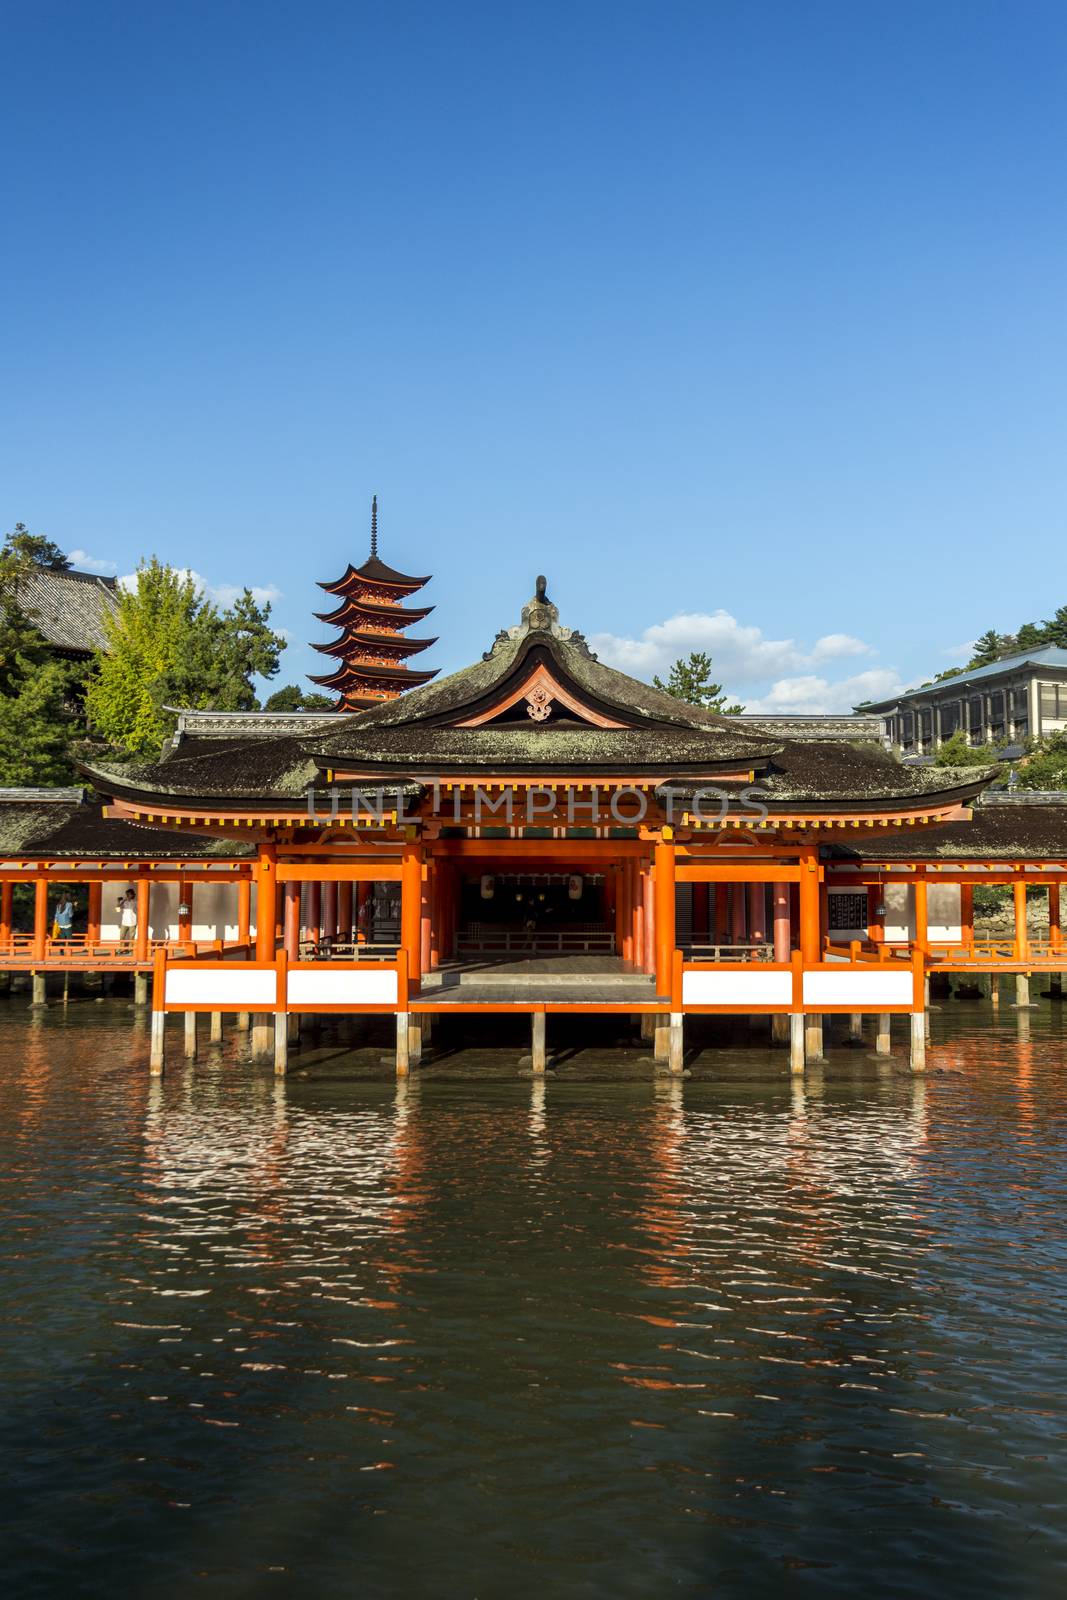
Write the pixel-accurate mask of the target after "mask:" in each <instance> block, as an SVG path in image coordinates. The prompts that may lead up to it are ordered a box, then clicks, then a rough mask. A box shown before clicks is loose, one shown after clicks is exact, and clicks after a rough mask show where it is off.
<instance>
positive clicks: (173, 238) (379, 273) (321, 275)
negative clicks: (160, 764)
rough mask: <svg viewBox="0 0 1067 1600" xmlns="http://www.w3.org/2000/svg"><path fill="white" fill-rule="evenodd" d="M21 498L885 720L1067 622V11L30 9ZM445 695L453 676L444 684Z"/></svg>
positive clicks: (96, 539) (417, 6)
mask: <svg viewBox="0 0 1067 1600" xmlns="http://www.w3.org/2000/svg"><path fill="white" fill-rule="evenodd" d="M2 38H3V56H4V63H5V71H4V79H5V83H4V108H5V122H6V137H5V153H4V157H3V180H2V201H0V216H2V219H3V228H4V234H5V236H6V237H5V244H4V249H3V251H2V253H0V318H2V356H3V372H4V382H3V386H2V397H0V408H2V411H0V485H2V493H3V504H4V511H3V515H4V519H5V526H6V527H10V526H11V525H12V524H13V523H14V522H15V521H16V520H21V521H23V522H26V523H27V524H29V526H30V527H31V528H33V529H34V530H35V531H39V532H42V533H46V534H48V535H50V536H51V537H53V538H54V539H56V540H57V541H59V542H60V543H61V544H63V545H64V547H65V548H67V549H69V550H78V551H81V552H84V553H85V554H86V555H87V556H88V557H90V558H92V559H93V560H95V561H98V562H100V563H110V564H111V566H109V567H108V570H112V568H113V569H114V570H116V571H118V572H119V573H120V574H122V573H125V572H128V571H129V570H130V569H131V568H132V567H133V566H134V565H135V564H136V561H137V558H138V557H139V556H140V555H142V554H148V553H151V552H155V553H157V554H158V555H159V556H160V557H162V558H163V559H166V560H168V561H171V562H172V563H173V564H175V565H186V566H189V567H192V568H194V569H195V570H196V571H197V572H198V573H200V574H202V575H203V577H204V579H205V581H206V583H207V584H208V585H209V586H212V587H214V588H217V589H218V590H220V591H221V592H223V593H225V591H226V586H233V585H238V586H239V585H241V584H244V583H248V584H250V585H253V586H255V587H257V588H259V589H263V590H265V591H268V592H270V593H272V594H275V595H276V596H277V598H276V600H275V616H276V620H277V621H278V623H279V624H281V625H282V626H283V627H284V628H285V629H286V630H287V632H288V633H289V635H290V636H291V638H292V644H291V646H290V649H289V651H288V652H287V657H286V661H285V664H284V666H283V670H282V674H281V676H280V678H279V680H278V681H279V682H283V681H288V680H293V679H296V680H298V681H302V677H301V675H302V674H303V673H304V672H306V671H309V670H311V671H314V670H317V664H318V663H320V662H321V660H322V658H321V657H318V656H317V655H316V654H315V652H314V651H312V650H310V649H309V648H307V643H306V642H307V641H312V640H321V639H324V638H325V637H327V636H328V633H327V632H326V631H325V630H323V629H322V628H321V626H320V625H319V624H318V623H315V622H314V621H313V620H312V617H311V613H312V611H313V610H314V609H316V608H318V607H320V606H321V604H322V601H321V597H320V592H319V591H318V590H317V589H316V587H315V581H316V579H329V578H333V577H334V576H336V575H337V574H338V573H339V572H340V571H341V570H342V569H343V568H344V566H345V564H346V562H347V561H348V559H349V558H350V557H351V558H354V559H356V560H359V559H360V558H361V557H362V556H363V555H364V554H365V551H366V540H367V526H368V508H369V502H370V497H371V494H372V493H373V492H377V493H378V495H379V497H380V502H381V533H382V549H383V554H384V555H385V556H386V558H387V559H389V560H391V561H393V562H394V563H395V564H397V565H399V566H402V567H404V568H406V569H407V570H410V571H416V572H427V571H429V572H434V573H435V574H436V576H435V579H434V583H433V585H432V588H431V589H430V590H429V591H427V599H432V600H433V601H434V602H435V603H436V605H437V610H436V612H435V613H434V615H433V617H432V618H431V619H430V621H432V622H433V623H434V629H433V631H434V632H435V633H439V634H440V636H441V641H440V644H439V645H438V646H437V647H436V648H435V650H434V651H433V653H432V655H430V656H427V657H424V658H423V660H424V661H425V662H426V663H427V664H428V665H436V666H439V667H441V668H442V669H445V670H448V669H451V668H452V667H455V666H458V665H461V664H463V663H465V662H466V661H468V660H471V659H475V658H476V657H477V656H478V655H479V654H480V653H481V651H482V650H484V649H485V648H487V646H488V645H489V643H490V641H491V640H492V637H493V635H494V633H495V632H496V630H497V629H498V628H499V627H501V626H504V625H507V624H509V623H511V622H512V621H514V620H516V619H517V615H518V610H519V607H520V605H521V603H522V601H523V600H524V599H525V598H527V596H528V594H529V593H530V592H531V591H532V588H533V580H534V577H535V575H536V574H537V573H538V572H541V571H543V572H545V573H546V574H547V576H548V578H549V592H550V594H551V595H552V596H553V598H555V599H556V600H557V601H558V603H559V605H560V607H561V611H562V615H563V620H564V621H565V622H567V623H569V624H571V625H573V626H577V627H580V628H581V629H582V630H583V631H584V632H585V633H586V634H587V635H589V636H590V637H592V638H595V641H596V644H597V647H598V648H599V650H600V652H601V654H602V655H603V656H604V657H605V658H608V659H611V660H613V661H616V662H617V663H619V664H621V665H624V666H627V667H629V668H630V669H631V670H634V671H636V672H637V673H638V675H642V676H644V675H647V674H649V673H650V672H652V671H654V670H657V669H659V670H662V669H663V667H664V666H665V665H666V663H667V662H668V660H669V659H670V658H671V656H672V655H674V654H677V653H679V652H680V651H682V650H687V649H690V648H694V647H697V648H699V647H710V648H711V649H712V651H713V653H714V655H715V660H716V666H717V668H718V670H719V675H720V676H721V677H722V678H723V679H724V680H725V681H726V683H727V684H728V686H729V687H730V688H731V689H732V690H734V691H735V692H736V693H738V694H739V695H740V696H741V697H742V698H744V699H745V700H746V701H747V702H748V703H749V704H750V705H751V706H753V707H757V708H768V709H769V708H782V709H790V708H795V709H798V710H818V709H838V708H840V707H843V706H845V705H847V704H849V703H850V702H851V700H852V699H853V698H858V697H860V696H862V695H863V694H864V693H871V692H873V693H882V692H889V690H891V689H892V687H893V686H894V685H895V684H896V683H898V682H901V681H914V680H915V679H917V678H921V677H926V676H930V675H932V673H933V672H935V671H937V670H940V669H941V668H942V667H943V666H945V665H948V664H949V663H950V662H951V661H952V660H953V659H955V658H957V657H958V655H959V652H960V649H961V647H963V646H965V645H966V642H967V641H969V640H970V639H971V638H973V637H974V636H975V635H976V634H977V633H978V632H980V631H982V630H983V629H985V628H986V627H989V626H993V625H995V626H998V627H1001V628H1005V629H1007V628H1010V627H1013V626H1017V625H1018V623H1019V622H1021V621H1023V620H1026V619H1029V618H1033V617H1042V616H1047V615H1048V614H1050V612H1051V611H1052V610H1053V609H1054V608H1055V606H1057V605H1059V604H1061V603H1062V602H1064V601H1065V600H1067V578H1065V576H1064V562H1063V559H1062V558H1063V552H1064V548H1065V545H1064V533H1065V506H1067V451H1065V449H1064V443H1065V422H1067V360H1065V353H1067V352H1065V348H1064V346H1065V313H1067V193H1065V190H1067V162H1065V156H1064V152H1065V150H1067V7H1064V6H1063V4H1062V3H1060V0H1055V3H1048V4H1045V3H1040V0H1010V3H1009V0H1005V3H990V0H965V3H959V4H957V3H948V0H946V3H937V0H888V3H880V0H864V3H862V4H856V3H855V0H844V3H832V0H788V3H777V0H764V3H759V0H750V3H744V4H742V3H739V0H738V3H725V0H718V3H716V0H704V3H699V4H684V3H672V0H655V3H653V0H649V3H647V4H634V3H629V0H610V3H600V0H589V3H582V0H568V3H566V4H557V3H554V0H538V3H537V4H525V5H520V4H506V3H500V0H494V3H491V4H477V3H464V0H449V3H448V4H444V5H442V4H440V3H439V0H434V3H409V4H405V3H397V4H391V5H385V6H383V5H380V4H378V5H373V6H372V5H368V4H361V3H359V0H351V3H347V4H333V3H316V0H310V3H303V4H300V5H297V4H293V3H286V4H272V3H270V0H257V3H254V4H253V3H244V0H238V3H227V0H213V3H211V4H201V3H198V0H184V3H182V4H181V5H163V4H148V5H145V4H143V3H140V0H137V3H134V0H130V3H122V4H115V3H108V0H94V3H93V4H91V5H90V4H86V3H84V0H79V3H76V4H70V3H66V0H64V3H54V0H34V4H33V5H31V6H26V5H22V4H13V3H10V0H9V3H7V4H6V5H5V6H4V10H3V34H2ZM420 664H421V662H420Z"/></svg>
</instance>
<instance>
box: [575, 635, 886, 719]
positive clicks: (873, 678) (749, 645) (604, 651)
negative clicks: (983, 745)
mask: <svg viewBox="0 0 1067 1600" xmlns="http://www.w3.org/2000/svg"><path fill="white" fill-rule="evenodd" d="M589 643H590V646H591V648H592V649H593V650H595V651H596V653H597V655H598V656H599V657H600V659H601V660H602V661H605V662H607V663H608V664H609V665H610V666H613V667H618V668H619V669H620V670H621V671H623V672H629V673H632V674H633V676H634V677H637V678H643V679H645V680H646V681H648V680H650V679H651V678H652V677H653V675H654V674H658V675H659V676H660V677H661V678H665V677H666V676H667V674H668V672H669V671H670V668H671V665H672V663H673V662H674V661H676V660H677V659H678V657H679V656H686V655H688V654H689V653H690V651H693V650H703V651H706V652H707V654H708V655H710V656H711V660H712V673H713V676H714V677H715V678H716V679H718V680H719V681H720V682H721V683H723V684H725V686H726V689H727V692H728V693H729V694H730V695H731V696H736V698H737V699H738V700H739V701H741V702H742V703H743V704H744V705H745V709H746V710H748V711H762V712H768V713H769V712H795V713H800V712H810V713H819V712H825V713H830V714H834V713H837V712H843V711H850V710H851V709H852V707H853V705H855V704H856V703H857V702H858V701H860V700H878V699H884V698H885V697H887V696H888V695H890V694H894V693H895V692H896V691H897V690H898V689H899V688H901V687H902V684H901V680H900V677H899V675H898V674H897V673H896V672H895V671H894V670H893V669H892V668H891V667H871V668H869V669H868V670H867V671H866V672H858V673H853V674H852V675H851V676H849V677H845V678H841V679H837V680H836V681H835V680H833V679H831V678H828V677H825V676H823V675H822V674H820V673H815V672H812V671H811V670H810V669H811V668H812V667H815V666H823V665H825V664H826V663H828V662H833V661H844V660H848V659H850V658H854V657H856V656H871V655H874V654H875V653H876V652H875V651H874V649H873V647H872V646H871V645H869V644H867V643H866V641H865V640H863V639H857V638H856V637H855V635H853V634H850V633H828V634H824V635H823V636H822V638H820V639H817V640H816V641H815V643H814V644H813V645H811V646H810V647H809V648H805V647H804V646H802V645H800V644H798V643H797V641H796V640H795V639H767V638H765V637H764V635H763V631H762V629H760V628H757V627H753V626H748V625H746V624H743V623H741V622H739V621H738V620H737V618H736V617H734V616H731V614H730V612H728V611H723V610H720V611H713V612H700V611H692V612H689V611H687V612H680V613H679V614H678V615H677V616H675V617H669V618H668V619H667V621H666V622H657V623H653V624H652V626H651V627H648V628H646V629H645V630H644V632H643V633H641V634H640V635H639V636H638V637H637V638H627V637H621V636H619V635H617V634H613V633H599V634H593V635H592V636H591V637H590V640H589Z"/></svg>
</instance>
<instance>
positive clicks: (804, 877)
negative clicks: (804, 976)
mask: <svg viewBox="0 0 1067 1600" xmlns="http://www.w3.org/2000/svg"><path fill="white" fill-rule="evenodd" d="M820 898H821V896H820V894H819V852H818V847H817V846H815V845H808V846H805V848H804V850H803V852H802V854H801V858H800V894H799V899H800V954H801V957H802V959H803V962H804V965H805V966H806V967H808V966H816V965H817V964H818V962H819V959H820V957H821V956H822V935H821V932H820V922H821V917H820V912H819V900H820Z"/></svg>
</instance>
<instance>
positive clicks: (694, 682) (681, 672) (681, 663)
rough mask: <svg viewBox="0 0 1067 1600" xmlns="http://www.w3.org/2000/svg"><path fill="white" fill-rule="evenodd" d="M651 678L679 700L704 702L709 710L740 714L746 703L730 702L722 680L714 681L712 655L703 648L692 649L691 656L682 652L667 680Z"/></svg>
mask: <svg viewBox="0 0 1067 1600" xmlns="http://www.w3.org/2000/svg"><path fill="white" fill-rule="evenodd" d="M652 682H653V683H654V684H655V686H656V688H657V689H662V690H663V692H664V693H665V694H670V695H673V696H674V698H675V699H676V700H684V701H685V702H686V703H687V704H688V705H691V706H703V707H704V709H705V710H706V711H718V712H720V713H721V714H722V715H723V716H727V717H731V716H738V715H739V714H740V713H741V712H742V711H743V710H744V707H743V706H740V705H727V704H726V700H727V695H726V691H725V690H724V688H723V686H722V684H721V683H713V682H712V677H711V657H710V656H709V655H708V654H707V653H706V651H704V650H693V651H690V653H689V655H688V656H679V657H678V660H677V661H676V662H675V663H674V665H673V666H672V667H671V670H670V673H669V674H668V677H667V681H666V683H664V682H663V681H662V679H660V678H658V677H654V678H653V679H652Z"/></svg>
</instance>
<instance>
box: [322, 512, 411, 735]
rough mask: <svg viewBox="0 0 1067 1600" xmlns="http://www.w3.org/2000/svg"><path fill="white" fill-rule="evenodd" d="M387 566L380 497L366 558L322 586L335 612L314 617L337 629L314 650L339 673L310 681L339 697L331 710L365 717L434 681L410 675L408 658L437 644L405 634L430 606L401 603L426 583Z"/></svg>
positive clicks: (328, 674) (349, 566) (372, 513)
mask: <svg viewBox="0 0 1067 1600" xmlns="http://www.w3.org/2000/svg"><path fill="white" fill-rule="evenodd" d="M429 581H430V578H429V575H428V576H426V577H425V578H412V577H408V576H407V575H406V574H405V573H403V572H397V571H396V570H395V568H393V567H389V566H386V564H385V562H384V561H381V560H380V559H379V557H378V497H377V495H375V497H374V499H373V501H372V503H371V528H370V555H369V557H368V558H367V560H366V561H365V562H364V563H363V565H362V566H361V567H354V566H352V564H351V562H350V563H349V565H348V569H347V571H346V572H345V573H344V574H343V576H342V577H340V578H338V579H337V581H336V582H335V583H320V584H319V588H320V589H325V591H326V593H327V594H330V595H336V596H337V598H338V601H339V604H338V605H337V606H336V607H335V608H334V610H333V611H317V612H316V613H315V615H316V616H317V617H318V619H319V621H320V622H326V623H329V624H330V625H331V626H332V627H337V628H340V629H341V636H340V638H339V639H335V640H334V642H333V643H332V644H317V645H315V647H314V648H315V649H316V650H321V652H322V653H323V655H327V656H334V657H336V659H337V667H336V668H335V670H334V671H333V672H330V673H327V674H325V675H324V676H322V677H312V679H311V681H312V683H317V684H320V685H321V686H322V688H324V689H330V690H332V691H333V692H334V693H335V694H336V695H337V703H336V706H335V708H334V709H335V710H337V711H365V710H366V709H367V708H368V707H369V706H374V705H378V704H379V703H380V702H381V701H382V700H392V699H395V698H396V696H397V695H399V694H403V692H404V690H405V689H413V688H415V687H416V686H417V685H419V684H421V683H428V682H429V680H430V679H431V678H433V677H436V675H437V674H436V671H429V672H418V671H413V670H412V669H411V668H410V667H409V666H408V664H407V659H408V657H409V656H414V655H418V653H419V651H420V650H427V649H429V647H430V645H432V644H436V643H437V640H436V639H408V638H405V636H404V629H405V628H409V627H410V626H411V624H412V623H413V622H421V620H422V618H423V617H427V616H429V614H430V612H431V611H432V610H433V606H405V605H403V604H402V603H401V602H402V601H404V600H405V599H407V597H408V596H409V595H413V594H416V593H417V592H418V591H419V590H420V589H422V588H424V587H425V585H426V584H427V583H429Z"/></svg>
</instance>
